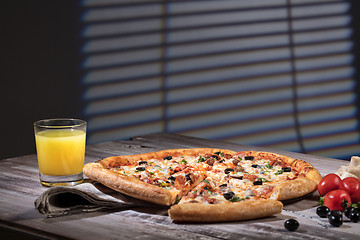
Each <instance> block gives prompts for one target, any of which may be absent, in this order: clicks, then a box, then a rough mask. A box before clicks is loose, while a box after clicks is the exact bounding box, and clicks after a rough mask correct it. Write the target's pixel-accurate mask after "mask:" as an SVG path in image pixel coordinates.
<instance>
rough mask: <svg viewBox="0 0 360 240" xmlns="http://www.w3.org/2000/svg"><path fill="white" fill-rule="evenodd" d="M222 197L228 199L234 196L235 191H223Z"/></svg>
mask: <svg viewBox="0 0 360 240" xmlns="http://www.w3.org/2000/svg"><path fill="white" fill-rule="evenodd" d="M223 196H224V198H225V199H226V200H230V199H231V198H233V197H234V196H235V193H233V192H227V193H224V195H223Z"/></svg>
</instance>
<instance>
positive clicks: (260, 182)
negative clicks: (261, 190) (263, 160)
mask: <svg viewBox="0 0 360 240" xmlns="http://www.w3.org/2000/svg"><path fill="white" fill-rule="evenodd" d="M253 184H254V185H262V184H263V182H262V181H261V180H257V181H255V182H253Z"/></svg>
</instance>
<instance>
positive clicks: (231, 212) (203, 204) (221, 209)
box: [168, 176, 283, 222]
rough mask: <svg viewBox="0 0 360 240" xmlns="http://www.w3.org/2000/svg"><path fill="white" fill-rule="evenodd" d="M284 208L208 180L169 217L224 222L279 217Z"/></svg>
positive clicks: (170, 213) (270, 201)
mask: <svg viewBox="0 0 360 240" xmlns="http://www.w3.org/2000/svg"><path fill="white" fill-rule="evenodd" d="M222 179H226V177H225V176H224V178H222ZM282 207H283V205H282V203H281V202H280V201H276V200H273V199H264V198H258V197H256V196H254V195H252V194H249V191H248V190H240V189H237V188H234V189H233V188H232V187H231V186H230V185H229V184H228V183H226V181H225V182H220V183H219V182H217V181H215V180H214V179H212V178H207V179H205V180H203V181H202V182H201V183H200V184H199V185H197V186H196V187H195V188H194V189H193V190H192V191H190V192H189V193H188V194H187V195H185V196H184V197H183V198H182V199H181V200H180V202H179V204H176V205H173V206H171V208H170V209H169V211H168V213H169V216H170V218H171V219H173V220H174V221H181V222H184V221H185V222H223V221H240V220H248V219H255V218H263V217H268V216H271V215H274V214H278V213H280V212H281V210H282Z"/></svg>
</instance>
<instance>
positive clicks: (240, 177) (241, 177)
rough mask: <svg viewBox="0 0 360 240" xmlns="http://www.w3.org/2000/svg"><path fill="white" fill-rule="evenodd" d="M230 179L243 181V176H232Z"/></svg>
mask: <svg viewBox="0 0 360 240" xmlns="http://www.w3.org/2000/svg"><path fill="white" fill-rule="evenodd" d="M230 177H232V178H236V179H240V180H243V178H244V176H236V175H232V176H230Z"/></svg>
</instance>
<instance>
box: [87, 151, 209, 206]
mask: <svg viewBox="0 0 360 240" xmlns="http://www.w3.org/2000/svg"><path fill="white" fill-rule="evenodd" d="M191 153H192V151H191ZM190 156H191V155H189V154H188V153H187V152H186V151H185V152H184V151H183V152H182V154H179V151H177V152H174V151H160V152H156V153H147V154H139V155H127V156H116V157H109V158H105V159H102V160H99V161H97V162H95V163H88V164H86V165H85V166H84V169H83V171H84V174H85V175H86V176H88V177H89V178H90V179H93V180H95V181H98V182H100V183H102V184H104V185H105V186H107V187H109V188H112V189H114V190H116V191H119V192H121V193H124V194H127V195H129V196H132V197H135V198H138V199H142V200H145V201H149V202H152V203H156V204H160V205H171V204H174V203H176V202H178V201H179V200H180V199H181V198H182V196H184V195H185V194H187V193H188V192H189V191H190V190H191V189H192V188H194V187H195V186H196V185H197V184H199V183H200V182H201V181H202V180H203V179H205V177H206V172H205V171H203V170H196V171H195V170H194V169H193V168H192V167H191V166H190V165H188V164H187V162H188V161H189V160H190V159H191V158H190Z"/></svg>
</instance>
